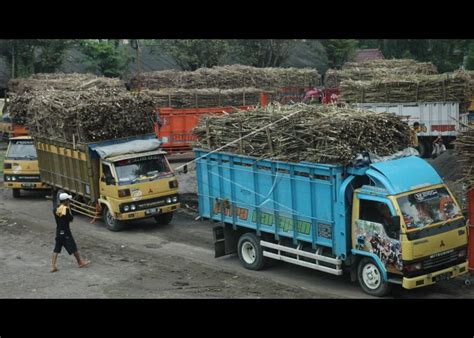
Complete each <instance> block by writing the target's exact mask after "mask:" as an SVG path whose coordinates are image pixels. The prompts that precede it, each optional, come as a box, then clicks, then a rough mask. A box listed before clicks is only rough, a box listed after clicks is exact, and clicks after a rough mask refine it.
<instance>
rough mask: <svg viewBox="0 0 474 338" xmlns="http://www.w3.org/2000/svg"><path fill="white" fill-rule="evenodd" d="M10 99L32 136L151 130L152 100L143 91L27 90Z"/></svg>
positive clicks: (96, 137)
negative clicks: (18, 96) (22, 115)
mask: <svg viewBox="0 0 474 338" xmlns="http://www.w3.org/2000/svg"><path fill="white" fill-rule="evenodd" d="M20 97H21V100H19V101H15V100H13V101H12V103H11V109H12V110H13V111H16V112H18V111H20V110H21V109H24V114H25V115H26V117H27V126H28V128H29V130H30V133H31V134H32V136H42V137H49V138H53V139H60V140H66V141H71V140H72V139H73V135H75V139H76V140H78V141H82V142H91V141H100V140H105V139H111V138H121V137H127V136H133V135H138V134H143V133H152V132H153V121H154V118H155V117H154V116H155V114H153V111H154V109H155V102H154V101H153V99H152V98H151V97H149V96H148V95H146V94H139V95H137V94H132V93H129V92H126V91H122V90H119V89H113V88H107V89H97V88H92V89H88V90H83V91H76V92H73V91H60V90H45V91H30V92H26V93H24V94H23V95H21V96H20Z"/></svg>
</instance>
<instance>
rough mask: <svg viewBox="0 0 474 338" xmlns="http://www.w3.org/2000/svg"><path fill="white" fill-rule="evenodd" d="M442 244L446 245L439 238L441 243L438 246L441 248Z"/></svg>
mask: <svg viewBox="0 0 474 338" xmlns="http://www.w3.org/2000/svg"><path fill="white" fill-rule="evenodd" d="M442 246H446V244H444V242H443V240H441V243H440V244H439V247H440V248H441V247H442Z"/></svg>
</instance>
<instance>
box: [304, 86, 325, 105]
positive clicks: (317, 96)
mask: <svg viewBox="0 0 474 338" xmlns="http://www.w3.org/2000/svg"><path fill="white" fill-rule="evenodd" d="M321 99H322V98H321V91H320V90H319V89H318V88H316V87H314V88H312V89H310V90H308V91H307V92H306V94H305V96H304V98H303V102H305V103H314V102H319V103H321Z"/></svg>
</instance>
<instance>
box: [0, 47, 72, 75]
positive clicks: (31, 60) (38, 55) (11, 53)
mask: <svg viewBox="0 0 474 338" xmlns="http://www.w3.org/2000/svg"><path fill="white" fill-rule="evenodd" d="M70 46H71V41H70V40H44V39H24V40H0V56H2V57H3V58H4V59H5V61H6V62H7V64H8V65H9V66H10V67H11V68H12V77H27V76H29V75H31V74H34V73H53V72H55V71H56V70H57V69H58V68H59V66H60V65H61V63H62V61H63V57H64V53H65V52H66V50H67V49H68V48H69V47H70Z"/></svg>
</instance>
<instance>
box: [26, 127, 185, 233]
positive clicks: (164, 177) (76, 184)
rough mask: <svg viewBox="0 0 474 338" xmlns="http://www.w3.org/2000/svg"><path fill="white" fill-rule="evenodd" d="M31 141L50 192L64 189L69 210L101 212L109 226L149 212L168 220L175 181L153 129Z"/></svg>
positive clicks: (115, 228) (173, 203) (175, 193)
mask: <svg viewBox="0 0 474 338" xmlns="http://www.w3.org/2000/svg"><path fill="white" fill-rule="evenodd" d="M35 146H36V149H37V152H38V161H39V169H40V174H41V179H42V181H43V182H45V183H47V184H48V185H50V186H51V187H52V189H53V196H57V193H58V192H59V191H60V190H61V191H65V192H68V193H70V194H71V195H72V196H73V197H74V200H73V201H72V203H71V209H72V210H73V211H74V212H76V213H79V214H83V215H86V216H89V217H92V218H94V219H96V218H99V217H103V220H104V222H105V224H106V226H107V228H108V229H109V230H111V231H119V230H121V229H122V228H123V225H124V222H126V221H130V220H138V219H144V218H150V217H154V218H155V220H156V221H157V223H158V224H168V223H169V222H171V220H172V217H173V212H174V211H175V210H177V209H178V208H179V207H180V202H179V197H178V181H177V179H176V177H175V174H174V173H173V170H172V169H171V167H170V165H169V163H168V160H167V159H166V156H165V154H166V153H165V152H164V151H162V150H161V149H160V147H159V146H160V141H159V140H158V139H157V138H156V135H154V134H145V135H138V136H132V137H127V138H122V139H111V140H105V141H100V142H90V143H76V142H74V141H73V142H72V143H70V142H64V141H58V140H53V139H49V138H42V137H36V138H35ZM54 200H55V199H54V198H53V201H54Z"/></svg>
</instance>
